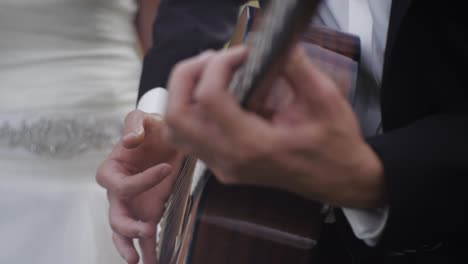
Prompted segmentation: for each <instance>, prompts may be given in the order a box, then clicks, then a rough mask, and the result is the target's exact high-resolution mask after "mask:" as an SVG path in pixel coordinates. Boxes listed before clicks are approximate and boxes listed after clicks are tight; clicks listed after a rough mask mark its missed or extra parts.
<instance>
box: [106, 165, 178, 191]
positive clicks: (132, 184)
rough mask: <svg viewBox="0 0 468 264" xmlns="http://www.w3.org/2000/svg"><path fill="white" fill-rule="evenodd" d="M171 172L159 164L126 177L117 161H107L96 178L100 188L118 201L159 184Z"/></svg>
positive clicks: (169, 166) (168, 166) (170, 169)
mask: <svg viewBox="0 0 468 264" xmlns="http://www.w3.org/2000/svg"><path fill="white" fill-rule="evenodd" d="M171 171H172V166H171V165H170V164H167V163H161V164H158V165H156V166H153V167H151V168H148V169H146V170H145V171H143V172H141V173H138V174H135V175H128V174H126V173H127V172H126V171H125V169H124V168H123V167H122V164H120V163H119V161H116V160H109V161H106V162H105V163H104V164H103V166H102V167H101V168H99V170H98V176H97V178H98V179H99V180H98V182H99V184H100V185H101V186H103V187H104V188H105V189H107V190H109V191H110V192H111V193H113V194H115V195H117V196H118V197H119V198H120V199H129V198H132V197H134V196H136V195H139V194H141V193H143V192H145V191H147V190H149V189H151V188H152V187H154V186H155V185H157V184H159V183H160V182H161V181H163V180H164V179H165V178H166V177H167V176H169V175H170V174H171Z"/></svg>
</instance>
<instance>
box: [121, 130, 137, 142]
mask: <svg viewBox="0 0 468 264" xmlns="http://www.w3.org/2000/svg"><path fill="white" fill-rule="evenodd" d="M137 136H138V134H137V133H135V132H130V133H127V134H126V135H125V136H124V137H123V140H125V141H126V140H130V139H133V138H136V137H137Z"/></svg>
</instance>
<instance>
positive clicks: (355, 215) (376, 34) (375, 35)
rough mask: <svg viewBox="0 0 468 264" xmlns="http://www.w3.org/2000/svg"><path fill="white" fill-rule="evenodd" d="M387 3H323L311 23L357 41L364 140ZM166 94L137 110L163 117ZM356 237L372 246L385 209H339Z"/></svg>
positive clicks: (376, 114) (375, 125) (376, 101)
mask: <svg viewBox="0 0 468 264" xmlns="http://www.w3.org/2000/svg"><path fill="white" fill-rule="evenodd" d="M390 9H391V0H326V1H325V2H324V3H323V4H322V6H321V7H320V9H319V11H318V14H317V16H316V18H315V22H316V23H318V24H323V25H326V26H328V27H331V28H334V29H337V30H341V31H344V32H349V33H352V34H355V35H358V36H359V37H360V39H361V69H360V76H359V78H358V85H357V87H358V88H357V89H356V94H355V96H353V102H352V105H353V108H354V111H355V112H356V115H357V116H358V118H359V121H360V124H361V128H362V132H363V134H364V136H366V137H368V136H373V135H375V134H376V133H378V130H379V127H380V120H381V114H380V96H379V88H378V87H379V86H380V82H381V78H382V68H383V60H384V52H385V46H386V41H387V31H388V23H389V18H390ZM166 100H167V92H166V90H165V89H163V88H155V89H152V90H150V91H148V92H147V93H145V94H144V95H143V97H142V98H141V99H140V101H139V103H138V109H140V110H142V111H145V112H150V113H159V114H164V110H165V105H166ZM343 212H344V214H345V216H346V218H347V219H348V221H349V223H350V225H351V227H352V229H353V232H354V234H355V235H356V237H358V238H360V239H362V240H364V242H365V243H366V244H367V245H369V246H374V245H375V244H376V243H377V242H378V239H379V237H380V235H381V234H382V231H383V229H384V227H385V224H386V221H387V217H388V208H376V209H374V210H357V209H351V208H343Z"/></svg>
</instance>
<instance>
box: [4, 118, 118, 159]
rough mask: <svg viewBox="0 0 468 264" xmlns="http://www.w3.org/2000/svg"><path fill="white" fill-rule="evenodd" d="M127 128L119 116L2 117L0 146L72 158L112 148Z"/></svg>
mask: <svg viewBox="0 0 468 264" xmlns="http://www.w3.org/2000/svg"><path fill="white" fill-rule="evenodd" d="M122 128H123V122H122V120H120V119H118V118H94V117H73V118H62V117H60V118H48V117H41V118H34V119H30V120H28V119H26V120H21V121H17V122H12V121H5V120H2V119H1V118H0V146H2V145H3V146H7V147H10V148H22V149H26V150H27V151H29V152H32V153H34V154H37V155H45V156H49V157H61V158H69V157H72V156H75V155H77V154H80V153H83V152H86V151H90V150H103V149H109V148H111V147H112V145H113V144H114V143H115V142H116V141H117V140H118V139H119V137H120V134H121V131H122Z"/></svg>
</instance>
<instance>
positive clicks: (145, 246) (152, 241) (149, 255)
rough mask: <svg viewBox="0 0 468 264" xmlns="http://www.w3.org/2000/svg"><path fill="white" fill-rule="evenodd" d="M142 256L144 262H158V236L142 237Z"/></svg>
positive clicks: (147, 263) (151, 263)
mask: <svg viewBox="0 0 468 264" xmlns="http://www.w3.org/2000/svg"><path fill="white" fill-rule="evenodd" d="M139 242H140V248H141V255H142V256H141V257H142V259H143V264H155V263H156V261H157V260H156V238H155V237H151V238H147V239H140V241H139Z"/></svg>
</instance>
